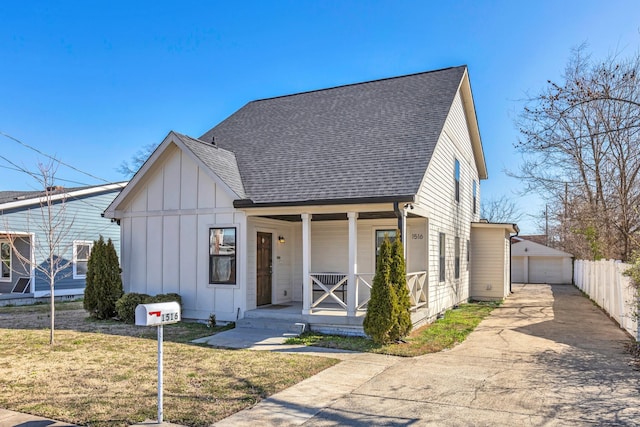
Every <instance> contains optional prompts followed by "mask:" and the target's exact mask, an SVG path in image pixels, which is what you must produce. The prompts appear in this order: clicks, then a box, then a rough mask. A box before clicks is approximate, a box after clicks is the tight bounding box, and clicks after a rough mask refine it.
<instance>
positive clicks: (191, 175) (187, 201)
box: [180, 155, 209, 209]
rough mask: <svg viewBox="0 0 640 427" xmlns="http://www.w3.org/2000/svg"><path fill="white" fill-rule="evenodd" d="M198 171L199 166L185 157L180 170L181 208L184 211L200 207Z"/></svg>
mask: <svg viewBox="0 0 640 427" xmlns="http://www.w3.org/2000/svg"><path fill="white" fill-rule="evenodd" d="M198 171H199V169H198V166H197V165H196V164H195V163H194V162H193V160H191V159H190V158H189V157H188V156H185V155H183V156H182V166H181V168H180V207H181V208H182V209H196V208H197V207H198ZM207 182H209V181H207Z"/></svg>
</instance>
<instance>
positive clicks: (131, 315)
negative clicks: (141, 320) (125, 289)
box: [116, 292, 151, 323]
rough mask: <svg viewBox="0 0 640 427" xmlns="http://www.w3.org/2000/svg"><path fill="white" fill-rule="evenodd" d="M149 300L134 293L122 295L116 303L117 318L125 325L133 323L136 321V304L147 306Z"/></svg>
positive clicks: (142, 295)
mask: <svg viewBox="0 0 640 427" xmlns="http://www.w3.org/2000/svg"><path fill="white" fill-rule="evenodd" d="M150 298H151V297H150V296H149V295H147V294H137V293H135V292H132V293H129V294H124V295H123V296H122V297H121V298H120V299H119V300H118V302H116V311H117V312H118V318H119V319H120V320H122V321H123V322H126V323H134V322H135V320H136V307H137V306H138V304H147V301H149V299H150Z"/></svg>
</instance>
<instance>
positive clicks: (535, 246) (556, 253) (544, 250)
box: [511, 239, 573, 257]
mask: <svg viewBox="0 0 640 427" xmlns="http://www.w3.org/2000/svg"><path fill="white" fill-rule="evenodd" d="M511 255H512V256H547V257H573V255H572V254H570V253H568V252H564V251H561V250H558V249H554V248H550V247H549V246H545V245H541V244H540V243H535V242H531V241H529V240H524V239H523V240H521V241H519V242H517V243H514V244H513V245H512V246H511Z"/></svg>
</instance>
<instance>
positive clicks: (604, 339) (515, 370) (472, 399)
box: [0, 285, 640, 427]
mask: <svg viewBox="0 0 640 427" xmlns="http://www.w3.org/2000/svg"><path fill="white" fill-rule="evenodd" d="M513 290H514V294H513V295H511V296H510V297H509V298H508V299H507V300H506V301H505V303H504V304H503V305H502V306H501V307H500V308H498V309H496V310H494V311H493V313H492V314H491V316H489V317H488V318H487V319H485V320H484V321H483V322H482V323H481V324H480V325H479V326H478V328H476V330H475V331H474V332H473V333H472V334H471V335H470V336H469V337H468V338H467V340H466V341H465V342H463V343H462V344H460V345H458V346H456V347H454V348H453V349H451V350H449V351H444V352H441V353H436V354H430V355H426V356H421V357H416V358H396V357H390V356H382V355H375V354H362V353H353V352H341V351H336V350H331V349H317V348H310V347H301V346H285V345H283V344H282V342H283V340H284V338H283V336H282V334H281V333H280V334H273V331H253V332H248V331H247V330H244V331H243V330H240V329H238V330H231V331H227V332H224V333H222V334H218V335H216V336H217V338H215V337H210V338H208V339H206V341H208V342H209V343H210V344H212V345H223V344H222V343H226V344H224V345H227V346H235V347H237V348H251V349H256V350H258V349H259V350H269V351H288V352H304V353H308V354H316V355H322V356H329V357H336V358H340V359H342V360H343V361H342V362H341V363H339V364H338V365H335V366H333V367H331V368H329V369H326V370H324V371H322V372H320V373H319V374H318V375H315V376H313V377H311V378H308V379H306V380H304V381H302V382H300V383H298V384H296V385H294V386H292V387H290V388H288V389H286V390H284V391H282V392H280V393H277V394H275V395H273V396H271V397H269V398H267V399H265V400H263V401H261V402H259V403H258V404H257V405H255V406H253V407H252V408H250V409H246V410H244V411H240V412H238V413H236V414H234V415H232V416H230V417H228V418H226V419H224V420H221V421H220V422H218V423H216V424H215V425H216V426H254V425H260V426H297V425H304V426H345V425H348V426H369V425H384V426H408V425H420V426H431V425H433V426H488V425H491V426H601V425H607V426H610V425H611V426H638V425H640V372H638V371H637V370H635V369H634V368H633V366H632V365H631V359H630V356H629V355H628V354H627V353H626V352H625V349H624V345H625V344H626V343H628V342H629V337H628V336H627V335H626V333H625V332H623V331H622V330H621V329H619V328H618V327H617V325H616V324H615V323H614V322H612V321H611V320H610V319H609V318H608V317H607V316H606V315H605V314H604V313H603V312H602V311H601V310H600V309H599V308H598V307H596V306H594V305H593V304H592V303H591V302H590V301H589V300H588V299H586V298H585V297H583V296H582V295H581V294H580V292H579V291H578V290H577V289H576V288H574V287H573V286H548V285H514V287H513ZM69 425H70V424H65V423H59V422H55V421H52V420H47V419H44V418H39V417H33V416H30V415H25V414H19V413H16V412H11V411H6V410H2V409H0V426H22V427H27V426H29V427H38V426H42V427H44V426H52V427H53V426H69ZM139 425H157V424H153V423H151V422H149V423H142V424H139ZM165 425H171V426H174V425H173V424H165Z"/></svg>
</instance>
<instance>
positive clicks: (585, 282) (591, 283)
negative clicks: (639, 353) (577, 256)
mask: <svg viewBox="0 0 640 427" xmlns="http://www.w3.org/2000/svg"><path fill="white" fill-rule="evenodd" d="M627 268H629V264H623V263H621V262H618V261H613V260H610V261H606V260H601V261H584V260H578V261H575V263H574V267H573V281H574V283H575V284H576V286H577V287H578V288H579V289H580V290H582V291H583V292H584V293H585V294H587V295H589V298H591V299H592V300H593V301H595V302H596V304H598V305H599V306H600V307H602V309H603V310H604V311H606V312H607V313H608V314H609V315H610V316H611V317H613V318H614V319H615V320H616V322H618V324H619V325H620V327H621V328H623V329H625V330H626V331H627V332H629V333H630V334H631V335H632V336H633V337H635V339H636V340H640V328H639V325H638V319H637V317H636V314H637V313H636V311H637V307H638V300H637V296H636V293H635V289H634V288H633V287H632V286H631V281H630V279H629V277H627V276H625V275H624V274H623V273H624V271H625V270H626V269H627Z"/></svg>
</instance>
